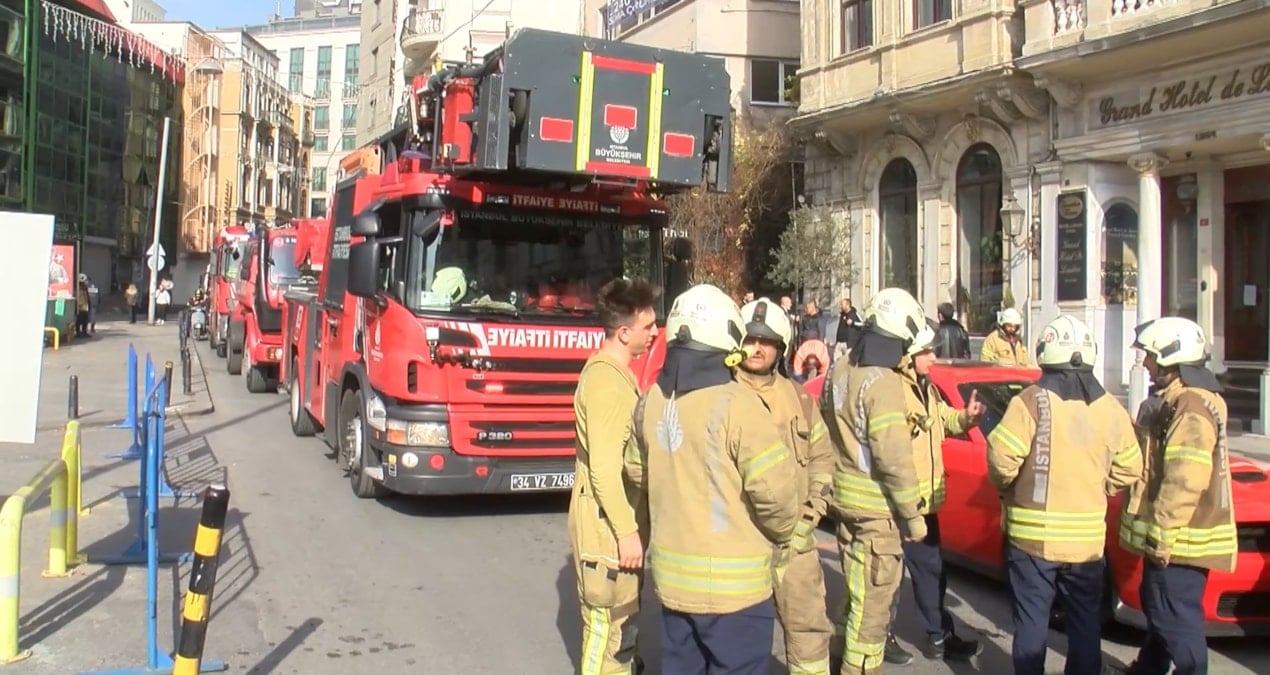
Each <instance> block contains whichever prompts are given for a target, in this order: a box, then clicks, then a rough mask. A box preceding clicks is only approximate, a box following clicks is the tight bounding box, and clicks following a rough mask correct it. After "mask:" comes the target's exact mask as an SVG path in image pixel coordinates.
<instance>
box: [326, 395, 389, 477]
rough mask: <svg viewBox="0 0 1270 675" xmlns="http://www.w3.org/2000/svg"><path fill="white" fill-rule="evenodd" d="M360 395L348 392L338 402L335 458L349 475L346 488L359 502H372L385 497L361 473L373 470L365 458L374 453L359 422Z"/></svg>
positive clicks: (360, 414)
mask: <svg viewBox="0 0 1270 675" xmlns="http://www.w3.org/2000/svg"><path fill="white" fill-rule="evenodd" d="M363 409H364V406H363V405H362V397H361V395H360V394H359V393H358V392H356V391H354V390H352V389H349V390H348V391H346V392H344V397H343V398H342V399H340V434H339V450H338V452H337V453H336V457H337V458H338V459H339V463H340V468H342V469H344V470H345V471H347V472H348V484H349V486H350V487H352V488H353V494H354V495H356V496H357V497H358V498H359V499H375V498H378V497H383V496H384V495H386V494H388V490H386V489H385V488H384V486H383V485H381V484H379V483H377V482H375V480H374V479H373V478H371V477H370V476H367V475H366V472H365V471H363V470H362V469H364V468H366V467H367V466H375V464H373V463H372V462H373V460H371V459H369V458H368V457H367V456H368V455H369V454H370V453H371V452H373V451H372V450H371V449H370V446H369V444H368V443H367V442H366V425H365V423H364V422H363V420H362V410H363Z"/></svg>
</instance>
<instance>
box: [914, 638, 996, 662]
mask: <svg viewBox="0 0 1270 675" xmlns="http://www.w3.org/2000/svg"><path fill="white" fill-rule="evenodd" d="M922 651H923V652H924V654H925V655H926V658H928V659H932V660H938V659H943V660H946V661H969V660H970V659H972V658H974V657H976V656H978V655H979V652H982V651H983V645H981V644H979V641H978V640H964V639H962V638H959V637H957V635H956V634H954V633H949V634H948V636H947V637H945V638H944V639H943V640H938V641H935V640H928V641H927V642H926V648H925V649H924V650H922Z"/></svg>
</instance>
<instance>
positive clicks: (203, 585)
mask: <svg viewBox="0 0 1270 675" xmlns="http://www.w3.org/2000/svg"><path fill="white" fill-rule="evenodd" d="M228 511H229V489H228V488H226V487H225V486H224V485H212V486H210V487H208V488H207V492H206V493H205V494H204V495H203V517H202V519H201V520H200V521H199V524H198V532H197V533H196V534H195V535H194V563H193V565H191V567H190V590H189V593H187V594H186V595H185V607H184V609H183V610H182V611H181V636H180V638H179V639H178V640H177V644H176V659H175V662H174V665H173V668H172V675H195V673H198V672H199V671H200V670H202V668H203V644H204V642H205V641H206V640H207V620H208V616H209V615H210V611H211V604H212V590H213V588H215V586H216V565H217V563H218V560H219V558H220V545H221V534H222V531H223V530H224V529H225V514H226V513H228Z"/></svg>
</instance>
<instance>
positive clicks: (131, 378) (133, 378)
mask: <svg viewBox="0 0 1270 675" xmlns="http://www.w3.org/2000/svg"><path fill="white" fill-rule="evenodd" d="M138 393H139V392H138V391H137V348H136V347H135V346H133V345H132V343H129V344H128V416H127V417H125V418H123V421H122V422H119V423H118V424H112V425H110V426H109V427H107V428H109V429H129V430H132V431H134V432H135V431H136V429H137V398H139V396H138ZM128 454H135V455H136V456H137V457H140V456H141V447H140V446H139V445H137V444H136V437H135V436H134V437H133V445H132V446H131V447H129V448H128V450H127V452H125V453H124V455H128ZM122 456H123V455H115V456H114V457H122Z"/></svg>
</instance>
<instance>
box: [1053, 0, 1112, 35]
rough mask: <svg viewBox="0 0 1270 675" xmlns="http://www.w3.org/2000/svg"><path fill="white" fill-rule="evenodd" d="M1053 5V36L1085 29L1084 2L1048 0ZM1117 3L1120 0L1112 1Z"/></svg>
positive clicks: (1086, 11)
mask: <svg viewBox="0 0 1270 675" xmlns="http://www.w3.org/2000/svg"><path fill="white" fill-rule="evenodd" d="M1050 1H1051V3H1052V4H1053V5H1054V34H1055V35H1065V34H1067V33H1074V32H1076V31H1079V30H1083V29H1084V28H1085V24H1086V22H1087V21H1088V16H1087V14H1088V11H1089V9H1088V7H1086V5H1085V0H1050ZM1112 1H1113V2H1116V3H1119V2H1120V0H1112Z"/></svg>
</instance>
